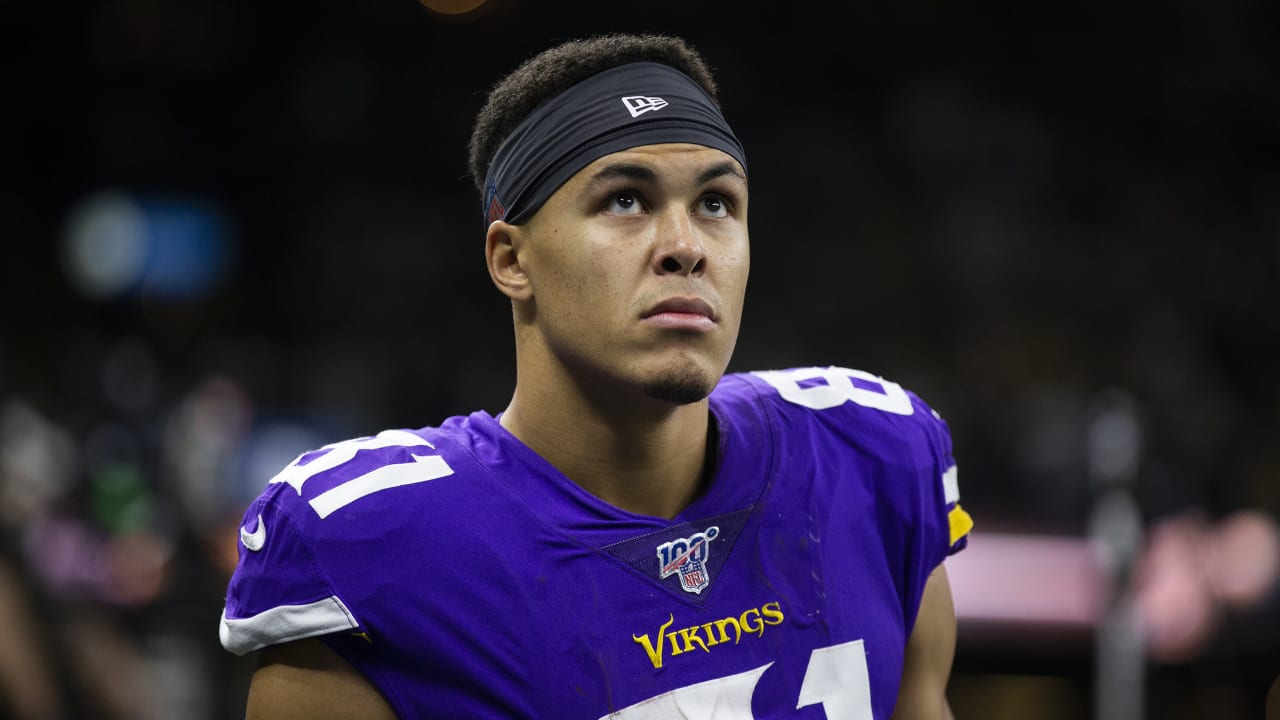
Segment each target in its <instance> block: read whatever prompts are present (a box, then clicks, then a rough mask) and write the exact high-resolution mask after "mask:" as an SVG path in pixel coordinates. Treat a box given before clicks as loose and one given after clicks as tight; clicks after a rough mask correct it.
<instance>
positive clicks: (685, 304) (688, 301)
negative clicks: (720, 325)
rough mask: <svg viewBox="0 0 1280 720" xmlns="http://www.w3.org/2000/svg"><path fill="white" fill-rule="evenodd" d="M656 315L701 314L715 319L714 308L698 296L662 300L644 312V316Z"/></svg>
mask: <svg viewBox="0 0 1280 720" xmlns="http://www.w3.org/2000/svg"><path fill="white" fill-rule="evenodd" d="M657 315H701V316H703V317H705V318H707V319H709V320H715V319H716V313H715V310H712V309H711V306H710V305H708V304H707V302H706V301H705V300H700V299H698V298H671V299H670V300H663V301H662V302H660V303H658V304H657V305H655V306H653V307H652V308H650V310H649V311H648V312H646V313H645V314H644V317H645V318H651V317H655V316H657Z"/></svg>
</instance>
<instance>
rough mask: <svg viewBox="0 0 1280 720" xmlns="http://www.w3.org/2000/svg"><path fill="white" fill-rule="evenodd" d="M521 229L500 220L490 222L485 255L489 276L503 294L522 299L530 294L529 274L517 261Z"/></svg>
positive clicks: (521, 244)
mask: <svg viewBox="0 0 1280 720" xmlns="http://www.w3.org/2000/svg"><path fill="white" fill-rule="evenodd" d="M523 243H524V233H523V229H522V228H520V227H519V226H516V225H512V224H510V223H507V222H503V221H502V220H495V221H493V222H492V223H490V224H489V231H488V232H486V233H485V236H484V259H485V264H486V265H488V267H489V277H490V279H492V280H493V284H494V285H495V286H497V288H498V290H499V291H501V292H502V294H503V295H506V296H507V297H509V298H511V299H512V300H516V301H519V302H524V301H527V300H529V299H530V298H532V297H533V287H532V286H531V285H530V283H529V276H528V274H527V273H525V270H524V267H523V266H522V265H521V264H520V250H521V247H522V246H523Z"/></svg>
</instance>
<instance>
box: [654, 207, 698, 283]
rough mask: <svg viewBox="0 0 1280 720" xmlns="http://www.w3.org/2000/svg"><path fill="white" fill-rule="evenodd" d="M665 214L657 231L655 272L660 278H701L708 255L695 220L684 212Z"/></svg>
mask: <svg viewBox="0 0 1280 720" xmlns="http://www.w3.org/2000/svg"><path fill="white" fill-rule="evenodd" d="M666 215H667V217H666V218H664V222H662V223H661V224H660V225H659V226H658V228H657V232H658V241H657V245H656V247H655V251H654V257H653V265H654V272H656V273H658V274H659V275H701V274H702V273H703V272H705V271H706V268H707V253H706V248H704V247H703V244H702V237H701V235H700V234H699V232H698V229H697V228H696V227H694V224H693V218H692V217H690V216H689V214H688V213H687V212H684V211H682V210H674V211H672V212H668V213H666Z"/></svg>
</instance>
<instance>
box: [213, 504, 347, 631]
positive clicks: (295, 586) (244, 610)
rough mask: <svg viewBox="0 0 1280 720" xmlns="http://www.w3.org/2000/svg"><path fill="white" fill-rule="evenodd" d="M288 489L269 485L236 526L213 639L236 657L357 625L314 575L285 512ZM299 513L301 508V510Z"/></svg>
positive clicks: (315, 566)
mask: <svg viewBox="0 0 1280 720" xmlns="http://www.w3.org/2000/svg"><path fill="white" fill-rule="evenodd" d="M291 493H293V490H292V489H291V488H290V487H289V486H287V485H284V484H273V485H270V486H268V488H267V489H266V490H265V491H264V492H263V493H262V495H261V496H260V497H259V498H258V499H257V500H256V501H254V502H253V504H251V505H250V506H249V509H248V510H247V511H246V512H245V515H244V521H243V523H242V524H241V526H240V540H239V551H240V560H239V564H238V565H237V566H236V570H235V573H234V574H233V575H232V576H231V582H230V585H229V586H228V588H227V598H226V605H225V607H224V608H223V612H222V622H221V627H220V628H219V637H220V639H221V641H222V646H223V647H224V648H226V649H227V650H229V651H230V652H232V653H235V654H236V655H244V654H246V653H250V652H253V651H255V650H261V649H262V648H264V647H266V646H268V645H276V644H280V643H286V642H292V641H294V640H302V639H305V638H311V637H318V636H321V635H329V634H332V633H339V632H359V629H360V625H359V623H358V622H357V621H356V619H355V616H354V615H353V614H352V612H351V610H350V609H349V608H348V606H347V605H346V603H344V602H343V600H342V599H341V598H340V597H339V595H338V593H337V591H336V590H335V589H334V587H333V585H332V583H331V582H330V581H329V580H328V579H327V578H326V577H325V576H324V574H323V573H322V572H321V570H320V566H319V563H318V562H317V560H316V558H315V555H314V552H313V549H312V548H311V547H309V546H308V543H307V540H306V538H305V537H304V534H303V532H302V531H301V530H300V529H299V527H298V525H299V523H298V522H297V521H295V519H294V517H293V516H292V514H291V513H290V509H294V510H297V509H299V508H297V507H293V508H290V506H291V505H293V506H296V505H298V503H296V502H290V501H291V500H296V498H291V497H289V495H290V494H291ZM303 509H305V506H304V508H303Z"/></svg>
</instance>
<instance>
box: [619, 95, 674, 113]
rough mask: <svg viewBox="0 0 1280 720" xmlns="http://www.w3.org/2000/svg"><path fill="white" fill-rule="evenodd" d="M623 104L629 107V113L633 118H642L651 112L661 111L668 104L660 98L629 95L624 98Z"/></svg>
mask: <svg viewBox="0 0 1280 720" xmlns="http://www.w3.org/2000/svg"><path fill="white" fill-rule="evenodd" d="M622 104H623V105H626V106H627V112H629V113H631V117H640V116H641V115H643V114H645V113H647V112H649V111H650V110H661V109H662V108H664V107H666V106H667V104H668V103H667V101H666V100H663V99H662V98H660V97H645V96H644V95H628V96H626V97H624V98H622Z"/></svg>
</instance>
